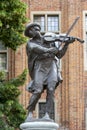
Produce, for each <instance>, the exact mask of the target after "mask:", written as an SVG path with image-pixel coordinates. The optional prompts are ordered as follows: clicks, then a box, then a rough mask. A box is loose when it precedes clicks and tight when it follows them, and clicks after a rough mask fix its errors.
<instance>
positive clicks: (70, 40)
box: [56, 37, 75, 59]
mask: <svg viewBox="0 0 87 130" xmlns="http://www.w3.org/2000/svg"><path fill="white" fill-rule="evenodd" d="M74 41H75V39H74V38H73V37H71V38H70V39H69V40H67V41H65V45H64V46H63V48H62V49H61V50H59V51H58V52H57V53H56V56H57V57H58V58H59V59H61V58H62V57H63V56H64V55H65V53H66V51H67V49H68V45H69V44H70V43H73V42H74Z"/></svg>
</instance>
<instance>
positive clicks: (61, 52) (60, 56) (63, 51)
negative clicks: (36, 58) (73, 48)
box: [56, 44, 68, 59]
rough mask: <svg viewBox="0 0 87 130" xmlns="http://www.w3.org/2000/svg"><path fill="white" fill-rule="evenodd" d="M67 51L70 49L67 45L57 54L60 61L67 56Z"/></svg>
mask: <svg viewBox="0 0 87 130" xmlns="http://www.w3.org/2000/svg"><path fill="white" fill-rule="evenodd" d="M67 49H68V44H67V45H64V46H63V48H62V49H61V50H59V51H58V52H57V54H56V56H57V57H58V58H59V59H61V58H62V57H63V56H64V55H65V53H66V51H67Z"/></svg>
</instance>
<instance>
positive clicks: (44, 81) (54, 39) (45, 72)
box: [25, 23, 75, 122]
mask: <svg viewBox="0 0 87 130" xmlns="http://www.w3.org/2000/svg"><path fill="white" fill-rule="evenodd" d="M40 30H41V27H40V25H39V24H38V23H30V24H28V25H27V26H26V29H25V36H27V37H29V38H30V40H29V41H28V43H27V46H26V51H27V56H28V68H29V74H30V77H31V82H30V83H29V85H28V91H29V92H31V93H32V96H31V98H30V101H29V106H28V111H29V113H28V116H27V118H26V120H25V121H26V122H27V121H32V120H33V111H34V110H35V106H36V104H37V102H38V100H39V99H40V97H41V94H42V93H43V91H44V89H46V90H47V97H46V112H45V116H44V117H43V119H46V120H51V119H50V116H49V113H50V112H51V109H52V105H53V102H54V92H55V89H56V87H57V86H58V84H59V83H60V82H62V77H61V74H60V72H59V70H58V69H59V66H58V64H59V63H58V62H59V59H61V58H62V57H63V56H64V55H65V53H66V51H67V48H68V45H69V44H70V43H73V42H74V41H75V38H74V37H67V38H66V39H64V40H63V42H64V43H65V44H64V45H63V46H62V47H57V45H56V43H57V44H58V43H59V42H62V39H63V35H58V36H57V35H56V34H55V35H54V36H52V35H53V34H52V33H49V34H45V35H44V36H42V35H41V33H40ZM49 108H50V109H49Z"/></svg>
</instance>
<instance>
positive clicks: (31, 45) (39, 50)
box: [26, 42, 55, 54]
mask: <svg viewBox="0 0 87 130" xmlns="http://www.w3.org/2000/svg"><path fill="white" fill-rule="evenodd" d="M26 50H27V53H28V52H29V51H33V52H35V53H37V54H44V53H51V52H54V51H55V48H54V47H51V48H46V47H43V46H41V45H38V44H35V43H32V42H28V44H27V47H26Z"/></svg>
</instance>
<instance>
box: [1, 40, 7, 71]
mask: <svg viewBox="0 0 87 130" xmlns="http://www.w3.org/2000/svg"><path fill="white" fill-rule="evenodd" d="M0 43H1V42H0ZM0 54H6V55H7V65H6V69H0V71H2V70H3V71H5V72H8V48H6V50H0Z"/></svg>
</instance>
